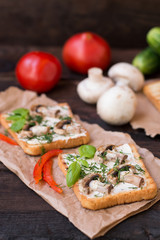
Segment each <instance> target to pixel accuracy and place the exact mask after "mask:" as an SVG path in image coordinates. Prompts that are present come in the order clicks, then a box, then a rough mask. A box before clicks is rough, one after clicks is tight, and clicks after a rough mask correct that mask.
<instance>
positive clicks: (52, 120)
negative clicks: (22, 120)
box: [0, 103, 90, 155]
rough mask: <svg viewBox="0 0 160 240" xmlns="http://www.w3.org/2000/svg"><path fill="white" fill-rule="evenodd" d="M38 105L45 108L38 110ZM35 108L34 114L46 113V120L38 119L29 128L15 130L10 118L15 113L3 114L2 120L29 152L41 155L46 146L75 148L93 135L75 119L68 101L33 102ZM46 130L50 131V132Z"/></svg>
mask: <svg viewBox="0 0 160 240" xmlns="http://www.w3.org/2000/svg"><path fill="white" fill-rule="evenodd" d="M37 107H39V109H40V108H41V109H40V110H41V111H40V110H39V111H38V112H36V111H35V109H36V108H37ZM32 109H34V110H31V109H29V111H30V115H31V116H32V115H34V116H37V115H36V114H38V116H41V117H42V122H41V123H40V124H39V123H37V122H36V123H35V124H36V126H32V127H30V128H29V130H24V129H22V130H21V131H19V132H14V131H13V130H11V128H10V127H11V125H12V121H11V120H7V118H8V116H10V114H12V113H7V114H1V115H0V122H1V124H2V125H3V126H4V127H5V128H6V129H7V130H8V132H9V133H10V134H11V135H12V136H13V138H14V139H15V140H16V141H17V143H18V144H19V145H20V146H21V147H22V149H23V150H24V152H25V153H27V154H29V155H40V154H41V153H42V150H44V149H45V150H46V151H49V150H51V149H55V148H72V147H76V146H79V145H81V144H86V143H88V141H89V139H90V138H89V134H88V132H87V130H86V129H85V128H84V127H83V126H82V125H81V123H79V122H78V121H77V120H75V118H74V117H73V114H72V111H71V109H70V107H69V105H68V104H67V103H61V104H57V105H55V106H42V105H36V106H32ZM55 115H56V116H55ZM64 119H69V120H64ZM32 122H33V121H32ZM64 122H65V124H64V126H62V124H61V123H64ZM29 123H30V122H29ZM58 124H59V128H58ZM65 128H66V129H65ZM42 130H43V131H42ZM44 130H46V131H48V132H47V134H46V135H45V134H44ZM32 131H33V132H32ZM41 131H42V132H41ZM54 131H56V133H55V132H54Z"/></svg>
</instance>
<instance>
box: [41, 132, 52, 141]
mask: <svg viewBox="0 0 160 240" xmlns="http://www.w3.org/2000/svg"><path fill="white" fill-rule="evenodd" d="M42 138H44V140H46V141H47V142H48V143H51V142H52V140H53V135H52V134H51V133H47V134H44V135H42Z"/></svg>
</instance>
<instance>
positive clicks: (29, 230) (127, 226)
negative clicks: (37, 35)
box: [0, 46, 160, 240]
mask: <svg viewBox="0 0 160 240" xmlns="http://www.w3.org/2000/svg"><path fill="white" fill-rule="evenodd" d="M35 49H40V50H43V51H48V52H50V53H53V54H54V55H55V56H57V57H58V58H59V59H60V60H61V49H60V48H42V47H41V48H35V47H16V46H14V47H12V46H1V47H0V91H2V90H5V89H7V88H8V87H9V86H17V87H20V86H19V84H18V83H17V81H16V78H15V75H14V68H15V65H16V62H17V60H18V59H19V58H20V56H22V55H23V54H24V53H26V52H28V51H30V50H35ZM112 52H113V54H112V64H113V63H116V62H119V61H126V62H131V60H132V58H133V57H134V56H135V54H136V53H137V52H138V50H136V49H135V50H118V49H117V50H116V49H114V50H113V51H112ZM159 76H160V75H159ZM84 77H85V76H82V75H78V74H75V73H73V72H71V71H69V70H68V69H67V68H66V67H65V66H64V65H63V75H62V79H61V81H60V82H59V84H58V85H57V86H56V87H55V88H54V89H53V90H52V91H50V92H49V93H47V96H48V97H50V98H52V99H55V100H57V101H59V102H63V101H67V102H68V103H69V104H70V105H71V108H72V110H73V112H74V113H75V114H78V115H79V116H80V117H81V119H82V120H84V121H87V122H89V123H98V124H99V125H100V126H101V127H103V128H104V129H105V130H111V131H122V132H127V133H129V134H130V135H131V136H132V138H133V139H134V140H135V141H136V143H137V144H138V145H139V146H141V147H145V148H148V149H149V150H150V151H151V152H153V154H154V155H155V156H157V157H159V158H160V147H159V142H160V136H157V137H155V138H153V139H152V138H150V137H147V136H146V135H145V133H144V131H143V130H133V129H132V128H131V126H130V125H129V124H127V125H124V126H121V127H114V126H110V125H108V124H106V123H105V122H103V121H102V120H101V119H100V118H99V117H98V115H97V114H96V106H95V105H89V104H86V103H84V102H82V101H81V100H80V99H79V97H78V95H77V93H76V86H77V84H78V83H79V81H80V80H81V79H83V78H84ZM151 77H152V78H153V77H158V75H154V76H151ZM50 239H56V240H62V239H65V240H67V239H68V240H71V239H72V240H80V239H81V240H86V239H88V237H87V236H85V235H84V234H83V233H82V232H80V231H79V230H78V229H76V228H75V227H74V226H73V225H72V223H70V222H69V221H68V219H67V218H66V217H64V216H63V215H61V214H60V213H58V212H57V211H56V210H54V209H53V208H52V207H51V206H50V205H49V204H48V203H46V202H45V201H44V200H43V199H42V198H41V197H39V196H38V195H36V194H35V193H34V192H33V191H32V190H30V189H29V188H27V187H26V186H25V185H24V183H23V182H21V181H20V180H19V178H18V177H17V176H16V175H15V174H13V173H12V172H11V171H9V170H8V169H7V168H6V167H5V166H4V165H3V164H2V163H0V240H50ZM97 239H112V240H124V239H125V240H127V239H129V240H135V239H136V240H144V239H148V240H153V239H157V240H158V239H160V203H156V204H155V205H154V206H152V207H151V208H150V209H149V210H147V211H145V212H142V213H140V214H138V215H135V216H133V217H130V218H129V219H127V220H125V221H124V222H122V223H120V224H119V225H118V226H116V227H114V228H113V229H112V230H110V231H109V232H108V233H107V234H106V235H105V236H103V237H100V238H97Z"/></svg>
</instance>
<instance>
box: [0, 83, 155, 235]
mask: <svg viewBox="0 0 160 240" xmlns="http://www.w3.org/2000/svg"><path fill="white" fill-rule="evenodd" d="M35 103H39V104H40V103H43V104H50V105H52V104H55V102H54V101H52V100H51V99H48V98H47V97H46V96H45V95H41V96H40V97H37V96H36V94H35V93H33V92H30V91H22V90H19V89H17V88H15V87H10V88H9V89H7V90H6V91H5V92H1V93H0V112H7V111H10V110H12V109H15V108H17V107H28V106H29V105H31V104H35ZM83 125H84V127H86V129H87V130H88V131H89V133H90V136H91V142H90V144H93V145H95V146H99V145H101V144H110V143H112V144H122V143H131V142H133V140H132V139H131V137H130V136H129V135H128V134H124V133H121V132H110V131H104V130H103V129H102V128H101V127H99V126H98V125H96V124H89V123H86V122H83ZM0 132H2V133H4V129H3V128H2V127H0ZM137 147H138V146H137ZM138 150H139V153H140V155H141V156H142V157H143V158H144V162H145V165H146V167H147V168H148V170H149V172H150V174H151V176H152V177H153V178H154V180H155V181H156V183H157V186H158V188H160V179H159V178H158V176H159V172H160V160H159V159H158V158H156V157H154V156H153V154H152V153H151V152H149V151H148V150H147V149H144V148H139V147H138ZM67 151H68V150H65V151H64V152H67ZM75 151H77V149H76V148H75V149H70V150H69V152H75ZM37 160H38V157H31V156H29V155H27V154H24V152H23V150H22V149H21V148H20V147H19V146H12V145H9V144H7V143H5V142H2V141H1V147H0V161H1V162H2V163H3V164H4V165H5V166H6V167H7V168H8V169H10V170H11V171H12V172H14V173H15V174H16V175H17V176H18V177H19V178H20V179H21V180H22V181H23V182H24V183H25V184H26V185H27V186H28V187H29V188H31V189H32V190H33V191H35V192H36V193H37V194H39V195H40V196H41V197H42V198H43V199H44V200H45V201H46V202H48V203H49V204H50V205H51V206H52V207H54V208H55V209H56V210H57V211H59V212H60V213H62V214H63V215H64V216H66V217H67V218H68V219H69V221H71V222H72V223H73V224H74V225H75V226H76V227H77V228H78V229H79V230H80V231H82V232H83V233H84V234H86V235H87V236H88V237H90V238H95V237H98V236H102V235H104V234H105V233H106V232H107V231H109V230H110V229H111V228H113V227H114V226H115V225H117V224H118V223H120V222H122V221H123V220H124V219H126V218H128V217H130V216H132V215H134V214H137V213H139V212H141V211H144V210H146V209H148V208H149V207H151V206H152V205H153V204H154V203H156V202H157V201H158V200H159V199H160V191H158V194H157V196H156V197H155V198H154V199H153V200H149V201H141V202H136V203H131V204H124V205H119V206H115V207H111V208H108V209H102V210H97V211H92V210H87V209H84V208H82V207H81V205H80V203H79V201H78V200H77V198H76V196H75V195H74V193H73V191H72V189H69V188H68V187H65V188H64V191H63V194H58V193H56V192H54V190H52V189H51V188H50V187H49V186H48V185H47V184H46V183H45V182H43V181H41V182H40V183H39V184H35V183H34V181H33V168H34V165H35V163H36V161H37ZM151 166H152V167H151ZM53 176H54V179H55V180H56V181H57V183H59V184H62V185H64V186H66V181H65V177H64V176H63V174H62V172H61V170H60V169H59V167H58V164H57V158H54V161H53Z"/></svg>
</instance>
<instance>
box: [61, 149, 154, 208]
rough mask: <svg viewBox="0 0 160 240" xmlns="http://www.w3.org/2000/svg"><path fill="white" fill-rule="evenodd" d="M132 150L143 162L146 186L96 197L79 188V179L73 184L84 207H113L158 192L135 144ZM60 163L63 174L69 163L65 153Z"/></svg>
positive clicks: (151, 196)
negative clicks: (88, 195) (82, 191)
mask: <svg viewBox="0 0 160 240" xmlns="http://www.w3.org/2000/svg"><path fill="white" fill-rule="evenodd" d="M129 145H130V147H131V149H132V152H133V153H134V156H135V158H136V159H138V160H137V161H138V163H141V166H142V168H143V169H144V170H145V179H146V186H144V187H143V189H138V190H137V189H134V190H131V191H128V190H127V191H126V192H120V193H117V194H116V193H115V194H108V195H106V196H104V197H94V198H88V197H87V196H86V195H83V194H82V193H81V192H80V190H79V181H77V182H76V183H75V184H74V186H73V191H74V193H75V195H76V196H77V198H78V200H79V201H80V202H81V205H82V206H83V207H84V208H87V209H91V210H98V209H102V208H107V207H112V206H115V205H120V204H125V203H132V202H136V201H141V200H148V199H152V198H154V197H155V196H156V194H157V186H156V183H155V182H154V180H153V179H152V177H151V176H150V174H149V172H148V171H147V169H146V167H145V165H144V163H143V161H142V160H141V159H140V155H139V153H138V151H137V149H136V147H135V145H134V144H129ZM58 165H59V167H60V169H61V170H62V172H63V174H64V175H66V174H67V169H68V167H67V165H66V163H65V162H64V160H63V155H62V154H60V155H59V157H58Z"/></svg>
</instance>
